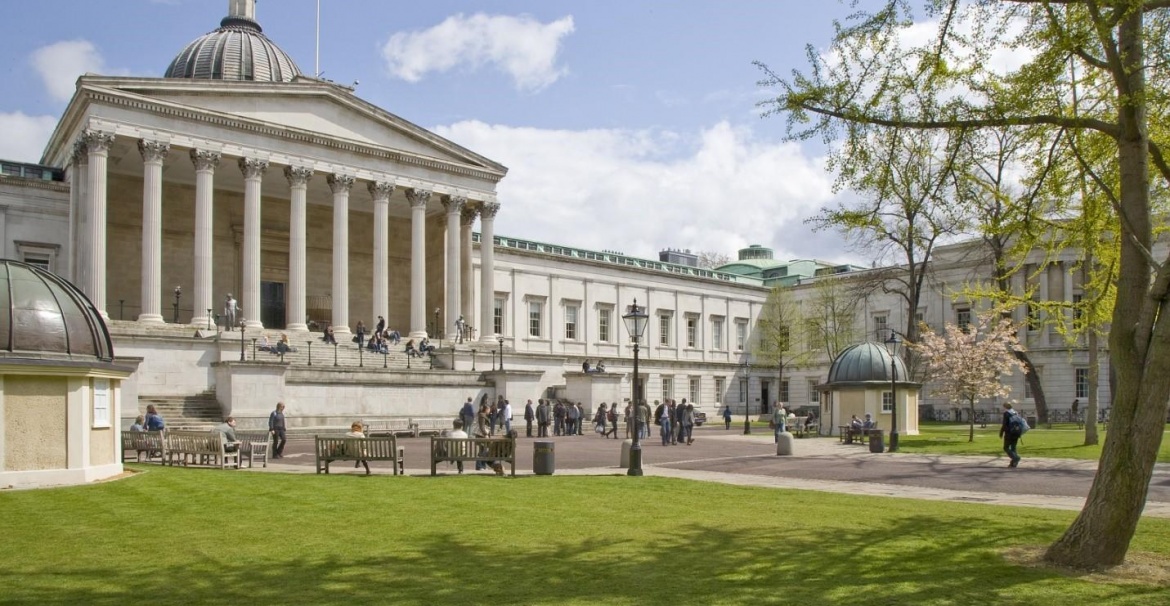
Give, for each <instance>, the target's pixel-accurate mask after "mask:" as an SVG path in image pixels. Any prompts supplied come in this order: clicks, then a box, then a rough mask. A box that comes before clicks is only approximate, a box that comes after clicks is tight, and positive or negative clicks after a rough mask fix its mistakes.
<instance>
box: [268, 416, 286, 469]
mask: <svg viewBox="0 0 1170 606" xmlns="http://www.w3.org/2000/svg"><path fill="white" fill-rule="evenodd" d="M286 429H287V427H286V425H285V422H284V402H277V403H276V410H274V411H272V414H270V415H268V433H270V434H272V458H274V459H283V458H284V444H285V442H287V441H288V440H287V436H286V435H285V430H286Z"/></svg>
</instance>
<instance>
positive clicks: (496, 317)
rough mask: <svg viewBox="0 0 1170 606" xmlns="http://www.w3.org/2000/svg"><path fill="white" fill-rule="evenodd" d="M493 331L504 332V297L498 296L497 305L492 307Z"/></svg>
mask: <svg viewBox="0 0 1170 606" xmlns="http://www.w3.org/2000/svg"><path fill="white" fill-rule="evenodd" d="M492 331H493V332H494V334H497V335H502V334H504V298H503V297H496V303H495V307H493V308H492Z"/></svg>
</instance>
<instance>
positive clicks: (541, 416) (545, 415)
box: [536, 398, 549, 438]
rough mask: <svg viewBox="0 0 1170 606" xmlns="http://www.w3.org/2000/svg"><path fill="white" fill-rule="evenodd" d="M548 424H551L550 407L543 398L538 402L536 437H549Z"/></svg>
mask: <svg viewBox="0 0 1170 606" xmlns="http://www.w3.org/2000/svg"><path fill="white" fill-rule="evenodd" d="M548 422H549V406H548V402H546V401H545V400H544V398H541V399H539V400H537V406H536V435H537V437H541V438H547V437H548Z"/></svg>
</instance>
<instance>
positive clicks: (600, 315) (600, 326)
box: [597, 307, 610, 343]
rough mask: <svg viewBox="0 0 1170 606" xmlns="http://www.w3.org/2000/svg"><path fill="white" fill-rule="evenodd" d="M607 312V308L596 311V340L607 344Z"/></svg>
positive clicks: (608, 310)
mask: <svg viewBox="0 0 1170 606" xmlns="http://www.w3.org/2000/svg"><path fill="white" fill-rule="evenodd" d="M609 312H610V309H609V308H608V307H603V308H601V309H598V310H597V340H598V341H601V342H602V343H609Z"/></svg>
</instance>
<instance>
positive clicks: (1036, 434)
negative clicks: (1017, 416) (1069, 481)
mask: <svg viewBox="0 0 1170 606" xmlns="http://www.w3.org/2000/svg"><path fill="white" fill-rule="evenodd" d="M919 429H920V430H921V434H920V435H917V436H907V435H902V436H899V442H898V449H899V450H900V451H901V452H912V453H922V454H927V453H929V454H954V455H996V454H999V453H1001V452H1003V439H1002V438H1000V437H999V424H998V423H996V424H989V425H988V426H987V427H986V428H980V427H979V425H978V424H976V425H975V441H974V442H970V441H968V437H969V436H968V426H967V425H966V424H957V423H932V422H924V423H922V424H921V426H920V427H919ZM1167 433H1170V432H1164V433H1163V434H1162V446H1161V449H1160V450H1159V451H1158V462H1159V463H1170V440H1168V439H1167ZM1105 434H1106V430H1105V428H1104V426H1101V425H1099V426H1098V436H1099V438H1100V443H1099V444H1097V445H1096V446H1085V445H1084V444H1085V431H1084V430H1083V429H1077V426H1076V425H1074V424H1066V425H1061V424H1059V423H1058V424H1055V425H1053V426H1052V429H1048V427H1047V426H1043V425H1042V426H1040V427H1035V428H1033V429H1032V430H1031V431H1029V432H1028V433H1026V434H1024V437H1023V438H1021V440H1020V444H1019V451H1020V455H1021V456H1024V457H1052V458H1060V459H1092V460H1097V459H1099V458H1101V446H1102V445H1104V444H1105Z"/></svg>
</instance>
